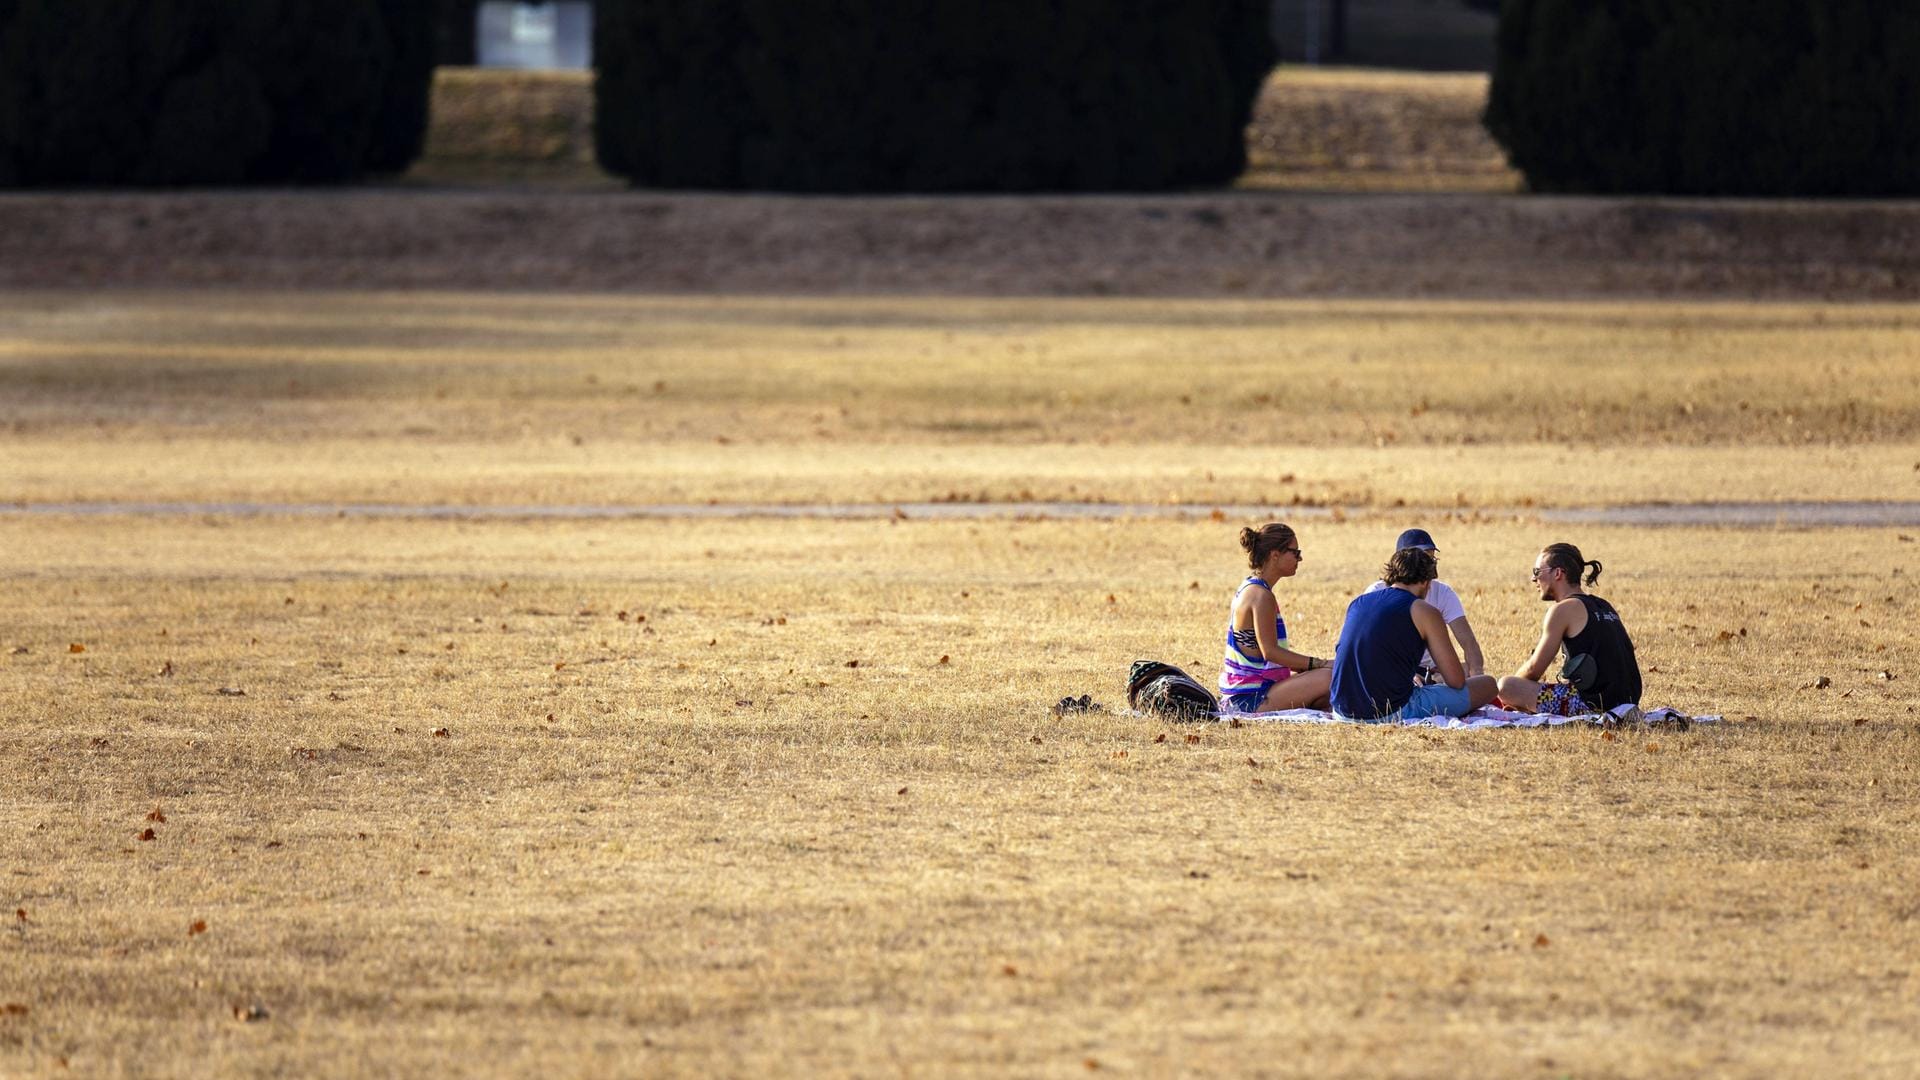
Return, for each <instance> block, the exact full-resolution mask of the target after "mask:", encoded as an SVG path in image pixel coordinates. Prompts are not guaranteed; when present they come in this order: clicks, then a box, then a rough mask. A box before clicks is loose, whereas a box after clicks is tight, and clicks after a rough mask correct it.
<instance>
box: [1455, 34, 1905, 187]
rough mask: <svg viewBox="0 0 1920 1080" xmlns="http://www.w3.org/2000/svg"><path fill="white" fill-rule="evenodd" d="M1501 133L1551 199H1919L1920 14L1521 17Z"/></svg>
mask: <svg viewBox="0 0 1920 1080" xmlns="http://www.w3.org/2000/svg"><path fill="white" fill-rule="evenodd" d="M1486 124H1487V128H1488V130H1489V131H1491V132H1492V133H1493V136H1494V138H1496V139H1497V140H1499V141H1500V143H1501V144H1502V145H1503V146H1505V147H1506V150H1507V154H1508V156H1509V158H1510V159H1511V160H1512V162H1513V164H1514V166H1515V167H1516V168H1518V169H1520V170H1521V171H1522V172H1524V173H1525V174H1526V177H1527V182H1528V184H1529V185H1530V186H1531V187H1532V188H1533V189H1534V190H1537V191H1559V192H1595V193H1631V192H1649V193H1651V192H1666V193H1675V194H1697V195H1897V194H1912V193H1914V192H1916V191H1920V7H1916V6H1915V5H1912V4H1901V3H1887V2H1885V0H1822V2H1820V3H1809V2H1807V0H1608V2H1607V3H1595V2H1594V0H1506V2H1505V4H1504V6H1503V7H1502V13H1501V17H1500V40H1499V50H1498V59H1497V61H1496V64H1495V68H1494V74H1493V86H1492V91H1491V95H1490V97H1489V100H1488V103H1487V112H1486Z"/></svg>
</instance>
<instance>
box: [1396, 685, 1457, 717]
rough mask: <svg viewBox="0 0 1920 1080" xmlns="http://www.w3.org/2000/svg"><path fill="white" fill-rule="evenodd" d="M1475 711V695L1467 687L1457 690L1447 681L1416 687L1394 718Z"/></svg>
mask: <svg viewBox="0 0 1920 1080" xmlns="http://www.w3.org/2000/svg"><path fill="white" fill-rule="evenodd" d="M1472 711H1473V696H1472V695H1471V694H1469V693H1467V689H1466V687H1464V686H1463V687H1461V688H1460V689H1458V690H1455V689H1454V688H1453V687H1451V686H1448V685H1447V684H1446V683H1435V684H1433V685H1432V686H1417V687H1414V690H1413V696H1412V697H1410V698H1408V699H1407V703H1406V704H1405V705H1403V706H1401V707H1400V712H1399V713H1398V714H1397V715H1396V716H1394V717H1393V719H1396V720H1399V719H1415V720H1417V719H1419V718H1421V717H1423V716H1465V715H1467V714H1468V713H1470V712H1472Z"/></svg>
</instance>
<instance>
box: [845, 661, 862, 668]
mask: <svg viewBox="0 0 1920 1080" xmlns="http://www.w3.org/2000/svg"><path fill="white" fill-rule="evenodd" d="M847 666H848V667H859V666H860V661H858V660H849V661H847Z"/></svg>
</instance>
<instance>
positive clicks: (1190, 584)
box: [1187, 581, 1200, 589]
mask: <svg viewBox="0 0 1920 1080" xmlns="http://www.w3.org/2000/svg"><path fill="white" fill-rule="evenodd" d="M1199 587H1200V583H1199V582H1197V581H1191V582H1188V583H1187V588H1189V589H1198V588H1199Z"/></svg>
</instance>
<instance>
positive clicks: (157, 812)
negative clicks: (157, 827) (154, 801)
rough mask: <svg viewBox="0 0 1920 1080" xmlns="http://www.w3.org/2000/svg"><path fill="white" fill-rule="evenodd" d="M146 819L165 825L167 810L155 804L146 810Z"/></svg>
mask: <svg viewBox="0 0 1920 1080" xmlns="http://www.w3.org/2000/svg"><path fill="white" fill-rule="evenodd" d="M147 820H148V821H157V822H159V823H160V824H162V825H165V824H166V823H167V812H166V811H164V810H162V809H160V808H159V807H157V806H156V807H154V808H153V809H151V810H149V811H147Z"/></svg>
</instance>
